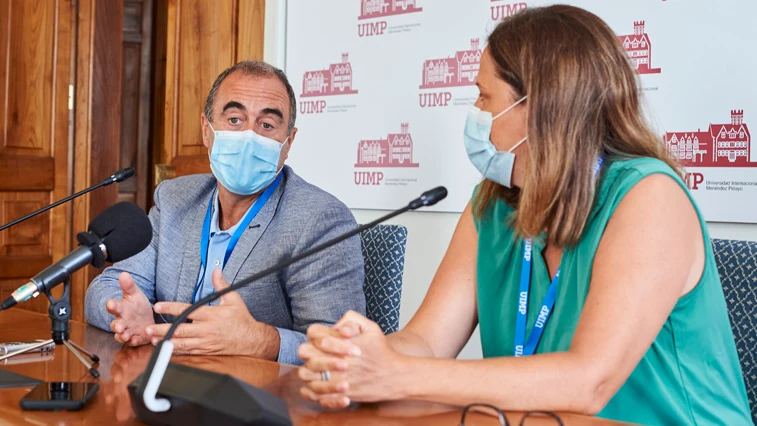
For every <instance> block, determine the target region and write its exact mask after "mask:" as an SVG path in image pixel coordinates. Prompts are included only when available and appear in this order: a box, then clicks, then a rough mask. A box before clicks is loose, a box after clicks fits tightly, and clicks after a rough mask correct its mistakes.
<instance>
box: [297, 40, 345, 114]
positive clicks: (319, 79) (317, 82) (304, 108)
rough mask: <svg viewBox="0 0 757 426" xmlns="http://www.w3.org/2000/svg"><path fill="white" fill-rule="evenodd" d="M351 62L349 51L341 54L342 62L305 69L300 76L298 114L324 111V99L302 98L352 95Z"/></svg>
mask: <svg viewBox="0 0 757 426" xmlns="http://www.w3.org/2000/svg"><path fill="white" fill-rule="evenodd" d="M356 93H357V90H355V89H354V88H353V80H352V64H350V55H349V53H343V54H342V62H339V63H337V64H331V65H329V67H328V68H327V69H322V70H314V71H306V72H305V74H304V75H303V76H302V94H300V99H301V100H300V114H322V113H324V112H326V106H327V104H326V101H325V100H322V99H321V100H307V99H306V100H302V99H303V98H313V97H321V96H337V95H354V94H356Z"/></svg>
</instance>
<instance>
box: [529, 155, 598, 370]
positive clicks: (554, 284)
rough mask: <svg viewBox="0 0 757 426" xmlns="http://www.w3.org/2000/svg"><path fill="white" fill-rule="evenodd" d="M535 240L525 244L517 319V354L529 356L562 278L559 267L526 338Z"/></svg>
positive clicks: (539, 337) (547, 317)
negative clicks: (559, 280)
mask: <svg viewBox="0 0 757 426" xmlns="http://www.w3.org/2000/svg"><path fill="white" fill-rule="evenodd" d="M603 163H604V159H603V158H602V157H600V158H599V160H597V165H596V166H595V167H594V177H596V176H597V175H598V174H599V171H600V170H602V164H603ZM532 250H533V241H532V240H531V239H530V238H528V239H526V240H525V242H524V245H523V263H522V264H521V269H520V291H519V292H518V315H517V317H516V319H515V356H516V357H520V356H528V355H533V354H534V352H535V351H536V345H538V344H539V340H540V339H541V335H542V333H544V326H545V325H546V324H547V320H548V319H549V316H550V315H551V314H552V308H553V307H554V306H555V299H556V298H557V283H558V279H559V278H560V267H558V268H557V272H556V273H555V277H554V278H553V279H552V282H551V283H550V284H549V288H548V289H547V295H546V296H544V301H543V302H542V304H541V308H540V309H539V316H538V317H536V322H535V323H534V327H533V328H532V329H531V334H529V336H528V340H526V318H527V313H528V293H529V291H530V287H531V257H532V256H533V253H532Z"/></svg>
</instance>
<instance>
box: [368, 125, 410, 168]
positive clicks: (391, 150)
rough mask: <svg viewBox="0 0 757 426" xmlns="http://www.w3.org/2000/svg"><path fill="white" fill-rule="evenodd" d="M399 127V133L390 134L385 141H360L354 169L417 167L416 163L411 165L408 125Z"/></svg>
mask: <svg viewBox="0 0 757 426" xmlns="http://www.w3.org/2000/svg"><path fill="white" fill-rule="evenodd" d="M400 127H401V131H400V133H390V134H388V135H387V137H386V139H367V140H361V141H360V142H359V143H358V147H357V163H355V167H418V163H413V137H412V136H410V133H409V132H408V127H409V124H408V123H402V124H401V126H400Z"/></svg>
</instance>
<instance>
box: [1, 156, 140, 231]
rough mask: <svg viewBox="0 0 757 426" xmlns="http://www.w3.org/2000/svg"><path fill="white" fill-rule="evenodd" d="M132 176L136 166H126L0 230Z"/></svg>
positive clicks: (7, 224)
mask: <svg viewBox="0 0 757 426" xmlns="http://www.w3.org/2000/svg"><path fill="white" fill-rule="evenodd" d="M132 176H134V168H133V167H127V168H125V169H123V170H119V171H117V172H115V173H113V174H112V175H111V176H110V177H109V178H106V179H104V180H103V181H102V182H100V183H98V184H97V185H95V186H90V187H89V188H87V189H85V190H83V191H79V192H77V193H76V194H74V195H70V196H68V197H66V198H64V199H62V200H59V201H56V202H54V203H52V204H50V205H49V206H47V207H42V208H41V209H39V210H37V211H35V212H32V213H29V214H28V215H26V216H24V217H22V218H19V219H16V220H14V221H13V222H10V223H6V224H5V225H3V226H0V231H3V230H5V229H8V228H10V227H11V226H13V225H17V224H19V223H21V222H23V221H25V220H27V219H31V218H33V217H34V216H36V215H38V214H40V213H44V212H46V211H48V210H50V209H52V208H54V207H58V206H59V205H61V204H63V203H66V202H68V201H71V200H73V199H74V198H78V197H81V196H82V195H84V194H86V193H88V192H90V191H94V190H95V189H97V188H100V187H102V186H108V185H110V184H112V183H116V182H123V181H125V180H126V179H129V178H130V177H132Z"/></svg>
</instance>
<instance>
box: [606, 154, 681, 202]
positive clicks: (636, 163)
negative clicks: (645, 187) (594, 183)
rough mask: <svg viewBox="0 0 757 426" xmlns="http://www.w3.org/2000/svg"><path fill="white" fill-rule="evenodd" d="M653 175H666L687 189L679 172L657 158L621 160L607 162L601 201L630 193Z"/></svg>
mask: <svg viewBox="0 0 757 426" xmlns="http://www.w3.org/2000/svg"><path fill="white" fill-rule="evenodd" d="M652 175H666V176H668V177H670V178H671V179H672V180H674V181H675V182H676V183H677V184H678V185H680V186H681V187H683V188H685V185H684V182H683V180H682V179H681V176H680V174H679V171H678V170H677V169H675V168H673V167H672V166H671V165H670V164H668V163H667V162H665V161H662V160H660V159H657V158H650V157H639V158H619V159H610V160H608V161H607V166H606V170H605V171H603V173H602V175H601V182H600V190H599V201H600V202H601V201H603V199H606V198H611V197H613V196H614V195H622V194H625V193H626V192H628V191H629V190H630V189H631V188H632V187H633V186H635V185H636V184H637V183H639V182H640V181H641V180H643V179H644V178H646V177H648V176H652Z"/></svg>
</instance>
